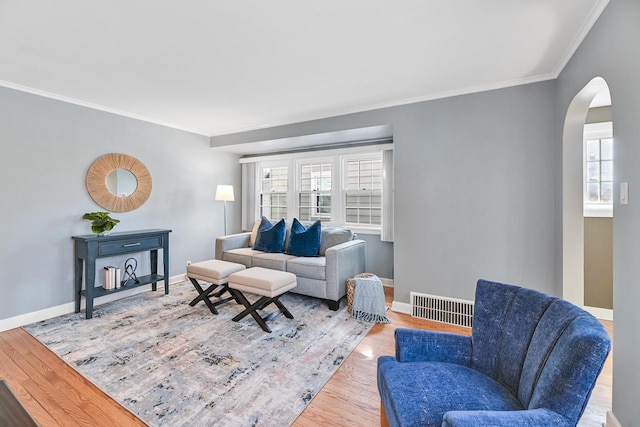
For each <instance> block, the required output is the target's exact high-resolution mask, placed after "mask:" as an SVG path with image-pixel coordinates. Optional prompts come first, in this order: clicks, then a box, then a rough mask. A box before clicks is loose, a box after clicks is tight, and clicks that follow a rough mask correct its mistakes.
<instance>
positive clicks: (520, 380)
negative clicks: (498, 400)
mask: <svg viewBox="0 0 640 427" xmlns="http://www.w3.org/2000/svg"><path fill="white" fill-rule="evenodd" d="M472 343H473V354H472V358H471V366H472V367H473V368H474V369H477V370H478V371H480V372H482V373H484V374H485V375H488V376H490V377H492V378H494V379H495V380H496V381H498V382H500V383H501V384H503V385H504V386H505V387H507V388H508V389H509V390H511V392H512V393H513V394H514V395H516V396H518V399H519V400H520V402H522V404H523V405H524V406H525V407H527V408H528V409H536V408H549V409H553V410H554V411H556V412H558V413H560V414H562V415H563V416H565V417H567V418H568V419H570V420H574V421H576V422H577V420H578V419H579V417H580V416H581V415H582V412H583V410H584V407H585V405H586V403H587V401H588V399H589V395H590V394H591V390H592V389H593V386H594V384H595V381H596V379H597V377H598V374H599V373H600V371H601V370H602V366H603V365H604V361H605V359H606V357H607V354H608V353H609V349H610V339H609V336H608V334H607V332H606V330H605V329H604V327H603V326H602V324H601V323H600V322H599V321H598V320H597V319H595V318H594V317H593V316H592V315H591V314H589V313H587V312H586V311H584V310H583V309H581V308H579V307H576V306H575V305H573V304H571V303H569V302H567V301H564V300H561V299H559V298H557V297H553V296H550V295H546V294H544V293H541V292H538V291H534V290H532V289H526V288H520V287H518V286H512V285H505V284H501V283H496V282H489V281H486V280H479V281H478V284H477V287H476V301H475V307H474V319H473V333H472Z"/></svg>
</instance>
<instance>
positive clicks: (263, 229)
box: [253, 216, 287, 253]
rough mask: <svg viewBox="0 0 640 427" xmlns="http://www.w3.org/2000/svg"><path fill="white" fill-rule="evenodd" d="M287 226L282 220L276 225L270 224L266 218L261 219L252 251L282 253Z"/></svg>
mask: <svg viewBox="0 0 640 427" xmlns="http://www.w3.org/2000/svg"><path fill="white" fill-rule="evenodd" d="M286 227H287V224H286V223H285V221H284V218H283V219H281V220H280V221H278V222H277V223H275V225H274V224H271V222H269V220H268V219H267V218H266V217H264V216H263V217H262V221H261V222H260V227H259V228H258V236H257V237H256V243H255V245H253V249H255V250H258V251H264V252H272V253H277V252H282V249H283V247H284V238H285V232H286Z"/></svg>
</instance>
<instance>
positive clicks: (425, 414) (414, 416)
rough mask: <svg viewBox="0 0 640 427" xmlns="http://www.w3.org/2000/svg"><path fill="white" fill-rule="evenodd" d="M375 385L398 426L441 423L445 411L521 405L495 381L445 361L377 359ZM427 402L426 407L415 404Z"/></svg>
mask: <svg viewBox="0 0 640 427" xmlns="http://www.w3.org/2000/svg"><path fill="white" fill-rule="evenodd" d="M378 388H379V391H380V397H381V399H382V402H383V404H384V408H385V411H386V412H387V414H388V418H389V419H390V420H396V421H399V423H398V424H399V425H402V426H438V427H439V426H441V425H442V418H443V417H444V414H445V413H446V412H449V411H474V410H491V411H518V410H522V409H524V408H523V407H522V404H521V403H520V402H519V401H518V399H516V397H515V396H514V395H513V394H511V393H510V392H509V390H508V389H507V388H506V387H504V386H503V385H501V384H500V383H499V382H497V381H495V380H493V379H492V378H490V377H488V376H486V375H484V374H483V373H481V372H478V371H476V370H475V369H472V368H469V367H467V366H463V365H458V364H455V363H446V362H408V363H400V362H397V361H396V360H395V358H394V357H391V356H382V357H380V358H379V359H378ZM417 401H420V402H428V405H429V407H428V408H425V407H424V405H420V404H416V402H417Z"/></svg>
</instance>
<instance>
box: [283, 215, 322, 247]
mask: <svg viewBox="0 0 640 427" xmlns="http://www.w3.org/2000/svg"><path fill="white" fill-rule="evenodd" d="M321 231H322V226H321V225H320V221H319V220H318V221H316V222H314V223H313V224H311V225H310V226H308V227H305V226H304V225H302V224H301V223H300V221H298V219H297V218H294V219H293V224H291V235H290V236H289V245H288V247H287V253H288V254H289V255H295V256H318V252H319V251H320V233H321Z"/></svg>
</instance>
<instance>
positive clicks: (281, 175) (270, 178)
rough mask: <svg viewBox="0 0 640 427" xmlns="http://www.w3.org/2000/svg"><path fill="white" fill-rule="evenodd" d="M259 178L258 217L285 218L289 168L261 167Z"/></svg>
mask: <svg viewBox="0 0 640 427" xmlns="http://www.w3.org/2000/svg"><path fill="white" fill-rule="evenodd" d="M260 176H261V181H262V182H261V187H260V188H261V192H260V215H264V216H266V217H267V218H274V219H277V218H286V217H287V193H288V190H289V168H288V167H287V166H279V167H263V168H262V173H261V175H260Z"/></svg>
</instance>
